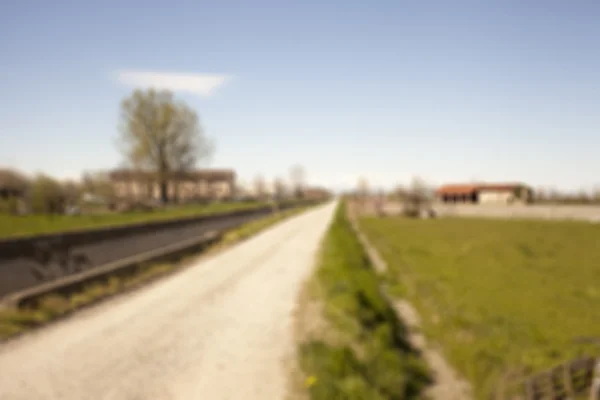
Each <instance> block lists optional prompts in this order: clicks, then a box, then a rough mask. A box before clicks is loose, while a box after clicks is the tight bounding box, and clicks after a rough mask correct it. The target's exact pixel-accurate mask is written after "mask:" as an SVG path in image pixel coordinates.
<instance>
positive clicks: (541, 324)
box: [360, 218, 600, 398]
mask: <svg viewBox="0 0 600 400" xmlns="http://www.w3.org/2000/svg"><path fill="white" fill-rule="evenodd" d="M360 224H361V229H362V230H363V231H364V232H365V233H366V234H367V236H368V237H369V239H370V241H371V242H372V243H373V245H374V246H375V247H377V248H378V249H379V251H380V252H381V255H382V256H383V257H384V259H385V260H386V261H387V263H388V265H389V269H390V279H391V281H393V282H394V283H396V290H395V292H396V293H398V294H401V295H405V296H406V297H408V299H409V300H410V301H412V302H413V303H414V304H415V306H416V307H417V308H418V310H419V312H420V313H421V315H422V316H423V317H424V328H425V332H426V334H427V335H428V336H429V337H431V338H432V339H434V340H435V341H436V342H438V343H440V344H441V345H442V347H443V349H444V353H445V354H446V356H447V357H448V358H449V360H450V361H451V362H452V363H453V364H454V365H455V366H456V367H457V368H458V369H459V370H460V371H461V372H462V374H464V376H465V377H466V378H467V379H469V380H470V381H471V382H472V384H473V385H474V389H475V392H476V395H477V397H478V398H487V397H486V396H487V395H489V394H490V393H491V392H492V391H493V390H495V387H496V385H497V383H498V382H499V380H500V379H501V377H502V376H504V374H506V373H507V372H509V371H514V370H516V369H518V368H520V367H523V368H525V371H529V372H531V371H539V370H540V369H543V368H545V367H550V366H554V365H556V364H559V363H561V362H563V361H566V360H568V359H570V358H573V357H577V356H578V355H580V354H582V353H583V352H587V353H595V354H599V353H600V346H597V345H596V346H594V345H589V344H588V345H582V344H576V343H574V340H575V339H576V338H577V337H580V336H587V337H589V336H595V337H600V308H599V304H600V286H599V283H600V226H598V225H593V224H589V223H582V222H554V221H553V222H550V221H517V220H510V221H506V220H505V221H503V220H479V219H438V220H411V219H403V218H389V219H377V218H364V219H362V220H361V221H360Z"/></svg>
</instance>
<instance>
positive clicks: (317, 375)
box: [298, 204, 429, 400]
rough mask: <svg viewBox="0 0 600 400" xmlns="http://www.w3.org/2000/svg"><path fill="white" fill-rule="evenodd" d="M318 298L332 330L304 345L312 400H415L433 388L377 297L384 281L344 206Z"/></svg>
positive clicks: (331, 234) (326, 248)
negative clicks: (348, 218)
mask: <svg viewBox="0 0 600 400" xmlns="http://www.w3.org/2000/svg"><path fill="white" fill-rule="evenodd" d="M311 283H314V284H315V285H316V290H315V293H314V294H313V296H315V300H316V301H318V302H319V303H321V304H322V309H323V314H324V318H325V320H326V321H327V322H326V324H325V325H326V328H325V329H323V331H321V332H319V333H318V334H317V335H316V336H315V335H311V337H310V338H309V339H308V340H303V341H302V342H301V343H300V345H299V351H298V353H299V364H300V367H301V370H302V371H303V373H304V374H305V376H306V378H307V379H306V386H308V387H309V389H308V392H309V397H310V398H311V399H313V400H329V399H357V400H358V399H360V400H385V399H390V400H391V399H398V400H400V399H416V398H420V395H421V390H422V389H423V388H424V386H425V385H426V384H427V383H428V382H429V377H428V373H427V370H426V367H425V366H424V364H423V362H422V361H421V359H420V358H419V356H418V355H417V354H416V353H415V352H414V351H413V350H412V349H411V348H410V346H409V344H408V343H407V341H406V331H405V327H404V326H403V325H402V324H401V323H400V321H399V320H398V319H397V318H396V315H395V313H394V311H393V310H392V308H391V306H390V305H389V304H388V303H387V301H386V299H385V297H384V296H383V295H382V294H381V293H380V291H379V280H378V279H377V276H376V274H375V272H374V270H373V269H372V267H371V265H370V263H369V261H368V258H367V257H366V255H365V252H364V250H363V248H362V246H361V244H360V242H359V241H358V239H357V237H356V236H355V234H354V232H353V231H352V230H351V226H350V224H349V222H348V220H347V219H346V216H345V207H344V205H343V204H342V205H341V206H340V207H339V208H338V210H337V211H336V215H335V219H334V221H333V223H332V225H331V227H330V229H329V231H328V233H327V235H326V237H325V239H324V241H323V243H322V246H321V253H320V258H319V261H318V267H317V271H316V276H314V278H313V281H311Z"/></svg>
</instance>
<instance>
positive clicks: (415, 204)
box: [404, 177, 433, 217]
mask: <svg viewBox="0 0 600 400" xmlns="http://www.w3.org/2000/svg"><path fill="white" fill-rule="evenodd" d="M432 200H433V194H432V190H431V188H429V186H428V185H427V184H426V183H425V181H424V180H423V179H421V178H419V177H414V178H413V179H412V182H411V184H410V189H409V190H408V192H407V193H406V196H405V200H404V210H405V214H406V215H408V216H414V217H418V216H423V215H424V214H427V215H432V213H433V211H432V207H431V202H432Z"/></svg>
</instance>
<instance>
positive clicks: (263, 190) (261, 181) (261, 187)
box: [254, 175, 267, 200]
mask: <svg viewBox="0 0 600 400" xmlns="http://www.w3.org/2000/svg"><path fill="white" fill-rule="evenodd" d="M254 195H255V196H256V197H257V198H258V199H261V200H264V198H265V197H266V195H267V184H266V182H265V178H263V177H262V176H261V175H258V176H257V177H256V178H254Z"/></svg>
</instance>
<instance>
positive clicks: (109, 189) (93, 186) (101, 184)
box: [80, 172, 116, 201]
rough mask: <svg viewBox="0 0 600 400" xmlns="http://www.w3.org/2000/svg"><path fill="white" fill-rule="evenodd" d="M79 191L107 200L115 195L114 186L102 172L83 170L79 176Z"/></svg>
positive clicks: (111, 199) (112, 198)
mask: <svg viewBox="0 0 600 400" xmlns="http://www.w3.org/2000/svg"><path fill="white" fill-rule="evenodd" d="M80 186H81V191H82V192H83V193H87V194H91V195H94V196H97V197H100V198H103V199H105V200H107V201H113V200H114V199H115V197H116V193H115V188H114V186H113V184H112V182H111V181H110V179H109V177H108V175H107V174H105V173H103V172H85V173H84V174H83V176H82V177H81V185H80Z"/></svg>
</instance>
